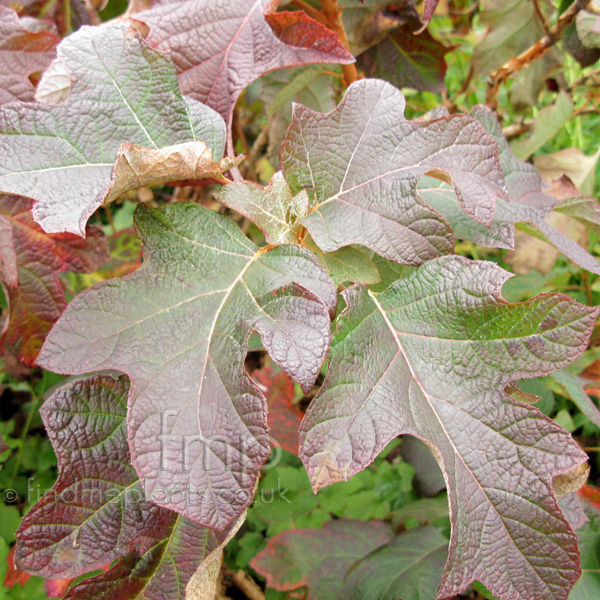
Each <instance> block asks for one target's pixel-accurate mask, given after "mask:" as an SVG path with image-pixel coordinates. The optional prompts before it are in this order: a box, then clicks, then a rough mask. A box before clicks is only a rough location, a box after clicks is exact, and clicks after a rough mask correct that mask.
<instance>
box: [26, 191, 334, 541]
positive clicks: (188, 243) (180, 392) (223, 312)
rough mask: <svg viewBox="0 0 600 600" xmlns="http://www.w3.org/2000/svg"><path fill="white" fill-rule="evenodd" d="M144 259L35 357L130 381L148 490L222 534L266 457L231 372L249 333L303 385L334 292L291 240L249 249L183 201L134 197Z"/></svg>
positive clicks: (250, 394)
mask: <svg viewBox="0 0 600 600" xmlns="http://www.w3.org/2000/svg"><path fill="white" fill-rule="evenodd" d="M136 226H137V229H138V231H139V233H140V235H141V237H142V239H143V241H144V262H143V264H142V266H141V267H140V268H139V269H138V270H137V271H135V272H134V273H132V274H130V275H127V276H125V277H123V278H120V279H114V280H109V281H106V282H102V283H100V284H98V285H96V286H95V287H94V288H92V289H91V290H88V291H86V292H83V293H82V294H80V295H78V296H77V297H76V298H75V299H74V300H73V301H72V302H71V303H70V304H69V306H68V308H67V310H66V312H65V313H64V315H63V317H62V318H61V319H60V320H59V322H58V323H57V324H56V326H55V327H54V329H53V331H52V332H51V334H50V336H49V337H48V338H47V340H46V343H45V345H44V347H43V349H42V352H41V355H40V358H39V359H38V362H39V363H40V364H41V365H43V366H44V368H47V369H49V370H51V371H54V372H58V373H72V374H77V373H87V372H90V371H93V370H97V369H118V370H119V371H123V372H125V373H127V374H128V375H129V377H130V379H131V381H132V386H131V392H130V398H129V402H130V408H129V417H128V438H129V442H130V445H131V450H132V462H133V465H134V467H135V468H136V470H137V472H138V475H139V476H140V478H141V479H142V480H143V482H144V488H145V490H146V493H147V495H148V497H150V498H152V497H153V493H154V495H155V497H156V495H157V494H159V493H160V492H161V491H162V492H164V495H165V496H166V497H165V498H163V500H162V501H163V502H164V506H166V507H168V508H171V509H173V510H176V511H178V512H181V513H182V514H184V515H185V516H187V517H189V518H191V519H193V520H194V521H196V522H198V523H199V524H201V525H204V526H206V527H210V528H213V529H215V530H218V531H224V530H225V529H226V528H227V526H229V525H230V524H231V523H232V522H233V521H234V520H236V518H237V517H239V515H240V514H241V513H242V512H243V510H244V509H245V508H246V507H247V505H249V504H250V502H251V500H252V495H253V490H254V483H255V481H256V478H257V476H258V470H259V468H260V466H261V465H262V464H263V463H264V461H266V459H267V457H268V454H269V438H268V427H267V407H266V400H265V397H264V395H263V394H262V392H261V391H260V389H259V388H258V387H257V386H256V384H255V383H254V382H253V381H252V380H251V379H250V377H249V376H248V375H247V373H246V372H245V370H244V358H245V355H246V352H247V342H248V337H249V335H250V333H251V331H253V330H256V331H258V332H259V333H260V334H261V336H262V339H263V343H264V345H265V347H266V349H267V351H268V352H269V354H270V355H271V357H272V358H273V360H274V361H275V362H276V363H277V364H279V366H280V367H281V368H282V369H283V370H284V371H285V372H286V373H288V375H290V376H291V377H292V378H293V379H295V380H296V381H297V382H298V383H299V384H300V385H301V386H302V388H303V389H304V390H305V391H308V390H310V389H311V387H312V385H313V384H314V381H315V379H316V377H317V375H318V373H319V369H320V367H321V364H322V363H323V360H324V359H325V356H326V353H327V352H328V349H329V344H330V338H331V334H330V324H331V320H330V316H331V315H332V314H333V311H334V310H335V305H336V289H335V285H334V283H333V282H332V281H331V279H330V278H329V276H328V275H327V272H326V271H325V269H324V268H323V267H322V266H321V265H320V263H319V262H318V260H317V259H316V258H315V257H314V256H313V255H312V254H311V253H310V252H309V251H308V250H306V249H304V248H302V247H300V246H297V245H289V246H277V247H275V248H271V247H269V246H266V247H264V248H258V247H257V246H255V245H254V244H253V243H252V242H251V241H250V240H248V238H246V237H245V236H244V235H243V234H242V232H241V230H240V229H239V227H238V226H237V225H236V224H235V223H234V222H233V221H232V220H231V219H229V218H226V217H224V216H222V215H218V214H217V213H215V212H213V211H210V210H208V209H206V208H203V207H201V206H198V205H195V204H189V203H178V204H174V205H167V206H165V207H164V208H163V209H148V208H145V207H143V206H140V207H139V208H138V210H137V213H136Z"/></svg>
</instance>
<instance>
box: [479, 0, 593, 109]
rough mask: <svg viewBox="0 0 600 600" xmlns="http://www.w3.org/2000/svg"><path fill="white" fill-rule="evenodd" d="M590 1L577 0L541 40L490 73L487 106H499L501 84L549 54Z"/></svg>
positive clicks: (493, 107) (494, 107)
mask: <svg viewBox="0 0 600 600" xmlns="http://www.w3.org/2000/svg"><path fill="white" fill-rule="evenodd" d="M590 1H591V0H575V2H573V4H571V6H569V8H567V10H565V12H564V13H562V15H560V17H559V18H558V21H557V22H556V24H555V25H554V26H553V27H551V28H549V30H548V32H547V33H546V35H545V36H544V37H543V38H542V39H541V40H539V41H538V42H536V43H535V44H533V46H530V47H529V48H527V50H525V51H524V52H521V54H519V55H518V56H516V57H514V58H511V59H510V60H509V61H507V62H506V63H504V64H503V65H502V66H501V67H500V68H499V69H496V70H495V71H494V72H493V73H491V74H490V77H489V80H488V88H487V93H486V98H485V103H486V105H487V106H489V107H490V108H492V109H493V110H496V108H497V107H498V92H499V91H500V86H501V85H502V84H503V83H505V82H506V81H507V80H508V79H509V77H511V76H512V75H514V74H515V73H518V72H519V71H520V70H521V69H523V67H527V66H529V65H530V64H531V63H533V62H535V61H536V60H538V59H540V58H542V56H544V55H545V54H547V53H548V52H549V51H550V49H551V48H552V47H553V46H554V45H555V44H556V43H557V42H558V40H559V39H560V36H561V35H562V33H563V31H564V30H565V29H566V28H567V27H568V26H569V25H570V24H571V23H573V21H574V20H575V17H576V16H577V14H578V13H579V12H580V11H582V10H584V9H586V8H587V6H588V4H589V3H590ZM538 8H539V7H538Z"/></svg>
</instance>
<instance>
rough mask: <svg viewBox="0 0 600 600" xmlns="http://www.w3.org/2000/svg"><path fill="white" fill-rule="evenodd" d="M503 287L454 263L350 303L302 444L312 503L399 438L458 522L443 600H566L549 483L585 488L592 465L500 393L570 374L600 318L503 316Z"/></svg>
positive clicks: (575, 308) (449, 260)
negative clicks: (316, 493)
mask: <svg viewBox="0 0 600 600" xmlns="http://www.w3.org/2000/svg"><path fill="white" fill-rule="evenodd" d="M509 277H510V274H509V273H507V272H505V271H503V270H502V269H500V268H499V267H497V266H496V265H495V264H493V263H489V262H478V261H469V260H467V259H465V258H462V257H459V256H448V257H443V258H439V259H435V260H432V261H429V262H427V263H425V264H424V265H422V266H421V267H419V268H418V269H416V270H415V271H414V272H413V273H411V274H410V275H408V276H407V277H405V278H404V279H401V280H399V281H397V282H396V283H394V284H392V285H391V286H390V287H389V288H388V289H387V290H386V291H384V292H382V293H380V294H378V293H374V292H372V291H370V290H368V289H367V288H364V287H361V286H353V287H352V288H349V289H347V290H346V291H345V292H344V296H345V299H346V303H347V308H346V310H345V311H344V313H343V316H342V317H341V318H340V321H339V326H338V329H337V331H336V334H335V338H334V343H333V344H332V350H331V359H330V362H329V365H328V370H327V375H326V379H325V383H324V384H323V387H322V389H321V390H320V392H319V394H318V395H317V397H316V398H315V399H314V401H313V403H312V404H311V406H310V407H309V409H308V411H307V413H306V416H305V418H304V421H303V424H302V428H301V432H300V456H301V458H302V460H303V462H304V464H305V465H306V468H307V471H308V473H309V475H310V477H311V481H312V484H313V487H314V489H315V490H318V489H320V488H321V487H323V486H325V485H328V484H330V483H334V482H336V481H341V480H346V479H348V478H349V477H351V476H352V475H353V474H354V473H357V472H358V471H360V470H362V469H364V468H366V467H367V466H368V465H369V464H370V463H371V462H372V461H373V460H374V458H375V457H376V456H377V454H378V453H379V452H380V451H381V450H382V449H383V448H384V447H385V445H386V444H387V443H388V442H389V441H390V440H391V439H393V438H394V437H396V436H397V435H399V434H403V433H408V434H411V435H414V436H418V437H420V438H421V439H422V440H424V441H427V443H428V444H429V446H430V447H432V448H433V449H434V455H435V456H436V458H437V460H438V463H439V465H440V467H441V468H442V470H443V471H444V475H445V478H446V482H447V488H448V496H449V501H450V513H451V521H452V538H451V542H450V556H449V559H448V562H447V565H446V570H445V573H444V577H443V580H442V586H441V589H440V591H439V595H438V597H439V598H446V597H447V596H451V595H453V594H458V593H461V592H462V591H463V590H464V589H465V588H466V587H467V586H468V585H469V584H470V583H471V582H472V581H473V580H475V579H477V580H479V581H481V583H483V584H484V585H485V586H486V587H487V588H488V589H489V590H490V592H491V593H492V594H494V595H495V596H498V597H500V598H503V599H504V600H534V599H535V600H537V599H538V598H544V599H545V600H546V599H547V600H551V599H556V600H558V599H560V600H566V598H567V595H568V592H569V589H570V588H571V587H572V585H573V584H574V582H575V581H576V580H577V578H578V577H579V574H580V568H579V554H578V552H577V540H576V536H575V535H574V534H573V532H572V531H571V529H570V528H569V526H568V524H567V523H566V522H565V520H564V517H563V515H562V513H561V511H560V510H559V507H558V504H557V500H556V497H555V495H554V492H553V481H554V479H555V477H557V476H559V475H563V474H566V473H571V472H573V471H576V472H577V473H580V472H581V471H582V472H583V474H585V469H581V468H580V465H582V464H583V463H585V461H586V459H587V456H586V454H585V453H584V452H582V451H581V450H580V449H579V447H578V446H577V444H575V443H574V442H573V440H572V438H571V437H570V436H569V434H568V433H567V432H566V431H565V430H564V429H562V428H561V427H559V426H558V425H557V424H556V423H554V421H552V420H551V419H549V418H548V417H546V416H544V415H543V414H542V413H540V412H539V411H538V410H537V409H535V408H533V407H531V406H525V405H524V404H521V403H520V402H517V401H516V400H514V399H513V398H511V397H510V396H508V395H506V393H505V391H504V390H505V388H506V386H507V385H508V384H509V383H510V382H511V381H514V380H515V379H519V378H524V377H535V376H539V375H547V374H550V373H552V372H554V371H556V370H558V369H561V368H563V367H564V366H566V365H567V364H569V363H570V362H572V361H573V360H574V359H575V358H576V357H577V356H579V355H580V354H581V353H582V352H583V351H584V350H585V348H586V346H587V343H588V341H589V337H590V334H591V332H592V329H593V326H594V322H595V320H596V317H597V315H598V311H599V309H597V308H589V307H584V306H582V305H580V304H578V303H577V302H575V301H574V300H572V299H571V298H568V297H566V296H562V295H560V294H548V295H542V296H538V297H537V298H534V299H532V300H529V301H527V302H523V303H520V304H508V303H507V302H505V301H504V300H503V299H502V296H501V293H500V292H501V289H502V286H503V284H504V283H505V281H506V280H507V279H508V278H509ZM561 479H564V483H565V485H563V487H564V488H565V489H567V485H566V484H567V483H573V482H572V481H571V479H572V478H569V477H566V476H565V477H563V478H561ZM490 540H493V542H491V541H490ZM515 573H518V574H519V575H518V577H515Z"/></svg>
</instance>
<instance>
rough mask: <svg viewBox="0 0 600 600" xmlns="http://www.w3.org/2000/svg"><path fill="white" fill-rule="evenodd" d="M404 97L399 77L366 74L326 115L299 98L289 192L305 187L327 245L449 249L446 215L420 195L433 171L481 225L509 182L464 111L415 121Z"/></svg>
mask: <svg viewBox="0 0 600 600" xmlns="http://www.w3.org/2000/svg"><path fill="white" fill-rule="evenodd" d="M405 105H406V101H405V98H404V96H403V95H402V94H401V93H400V92H399V91H398V90H397V89H396V88H394V87H393V86H392V85H390V84H388V83H386V82H384V81H379V80H375V79H364V80H361V81H357V82H356V83H353V84H352V85H351V86H350V87H349V88H348V91H347V92H346V96H345V97H344V99H343V100H342V102H341V103H340V104H339V105H338V107H337V108H336V109H335V110H334V111H333V112H331V113H329V114H326V115H323V114H320V113H316V112H314V111H312V110H310V109H308V108H306V107H304V106H300V105H296V106H295V107H294V112H293V117H292V123H291V125H290V128H289V131H288V136H287V138H286V141H285V144H284V145H283V148H282V150H281V164H282V165H283V170H284V175H285V178H286V180H287V182H288V184H289V186H290V188H291V191H292V194H294V195H295V194H298V193H299V192H300V191H301V190H302V189H308V192H309V196H310V208H309V211H308V215H307V216H306V217H305V218H304V219H303V221H302V222H303V224H304V225H305V226H306V228H307V229H308V230H309V232H310V234H311V236H312V237H313V239H314V241H315V242H316V243H317V245H318V246H319V247H320V248H321V249H322V250H323V251H325V252H332V251H334V250H337V249H339V248H341V247H342V246H348V245H350V244H362V245H364V246H367V247H368V248H370V249H372V250H374V251H375V252H377V253H378V254H380V255H382V256H384V257H385V258H388V259H390V260H393V261H395V262H399V263H402V264H408V265H418V264H421V263H422V262H424V261H426V260H429V259H431V258H434V257H436V256H439V255H441V254H447V253H449V252H452V250H453V247H454V236H453V234H452V231H451V229H450V227H449V225H448V223H447V222H446V220H445V219H444V218H443V217H442V216H441V215H440V214H439V213H438V212H437V211H435V210H433V209H432V208H431V207H430V206H428V205H427V204H425V202H423V201H422V200H421V198H420V197H419V195H418V194H417V183H418V182H419V180H420V179H421V178H422V177H423V176H424V175H426V174H431V175H433V176H435V177H439V178H440V179H442V180H444V181H449V180H451V181H452V182H453V184H454V190H455V192H456V195H457V197H458V198H460V205H461V211H464V213H465V214H466V215H468V220H469V221H473V223H474V225H477V224H480V226H481V227H483V228H484V229H485V226H486V225H489V224H490V223H491V222H492V221H493V218H494V211H495V206H496V199H497V198H504V197H506V191H505V188H504V178H503V176H502V170H501V167H500V163H499V160H498V148H497V144H496V142H495V141H494V139H493V138H492V136H490V135H489V134H488V133H487V132H486V131H485V129H484V128H483V127H482V126H481V124H480V123H478V122H477V121H476V120H475V119H473V118H471V117H468V116H466V115H451V116H449V117H443V118H440V119H435V120H431V121H408V120H407V119H406V118H405V116H404V108H405ZM332 132H335V135H334V134H333V133H332Z"/></svg>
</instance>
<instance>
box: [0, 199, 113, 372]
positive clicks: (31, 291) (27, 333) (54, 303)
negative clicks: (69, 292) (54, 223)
mask: <svg viewBox="0 0 600 600" xmlns="http://www.w3.org/2000/svg"><path fill="white" fill-rule="evenodd" d="M31 206H32V202H31V200H29V199H27V198H23V197H21V196H8V195H4V194H0V235H1V236H2V237H1V239H3V240H5V241H6V243H9V244H10V246H3V247H2V248H1V249H0V256H2V259H3V263H2V266H3V267H4V268H3V269H2V270H0V277H1V279H2V282H3V283H4V285H5V291H6V297H7V300H8V309H9V315H8V319H7V321H6V323H5V325H4V330H3V332H2V335H1V336H0V346H1V347H2V351H3V352H4V353H5V355H6V354H10V355H13V356H15V357H17V358H18V359H19V360H20V361H21V362H23V363H24V364H26V365H28V366H33V365H34V364H35V360H36V358H37V355H38V353H39V351H40V348H41V347H42V344H43V343H44V340H45V339H46V335H47V334H48V332H49V331H50V329H52V326H53V325H54V323H55V322H56V321H57V319H58V318H59V317H60V315H61V314H62V312H63V311H64V310H65V308H66V307H67V301H66V299H65V292H64V289H63V285H62V283H61V280H60V278H59V275H60V274H61V273H63V272H65V271H71V272H78V273H90V272H91V271H94V270H96V269H97V268H98V267H100V266H101V265H102V264H104V263H105V262H106V261H107V260H108V258H109V254H108V248H107V246H106V238H105V236H104V233H102V231H101V230H100V229H98V228H96V227H93V226H89V227H88V228H87V230H86V232H87V237H86V239H82V238H80V237H79V236H77V235H73V234H72V233H45V232H44V231H43V230H42V228H41V227H40V226H39V225H38V224H37V223H36V222H35V221H34V220H33V216H32V214H31ZM5 227H6V228H5ZM13 259H14V261H15V262H14V264H13V263H12V261H13ZM7 261H8V263H7ZM8 265H10V268H9V267H8ZM13 266H14V267H15V268H16V270H13Z"/></svg>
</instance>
